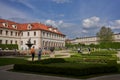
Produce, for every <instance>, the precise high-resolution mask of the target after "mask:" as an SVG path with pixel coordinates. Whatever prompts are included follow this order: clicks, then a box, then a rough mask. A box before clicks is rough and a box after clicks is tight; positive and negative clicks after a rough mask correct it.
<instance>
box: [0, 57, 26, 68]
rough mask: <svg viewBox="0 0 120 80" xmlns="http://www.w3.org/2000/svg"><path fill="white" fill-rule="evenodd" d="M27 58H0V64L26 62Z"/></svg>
mask: <svg viewBox="0 0 120 80" xmlns="http://www.w3.org/2000/svg"><path fill="white" fill-rule="evenodd" d="M27 62H28V61H27V60H24V59H19V58H0V66H4V65H10V64H18V63H21V64H22V63H27Z"/></svg>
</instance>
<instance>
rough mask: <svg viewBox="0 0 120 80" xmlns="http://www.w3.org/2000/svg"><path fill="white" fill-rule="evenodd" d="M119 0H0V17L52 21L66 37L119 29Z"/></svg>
mask: <svg viewBox="0 0 120 80" xmlns="http://www.w3.org/2000/svg"><path fill="white" fill-rule="evenodd" d="M119 8H120V0H0V18H3V19H8V20H13V21H16V22H22V23H23V22H24V23H26V22H42V23H44V24H49V25H53V26H54V27H57V28H58V29H59V30H60V31H61V32H63V33H64V34H65V35H66V36H67V38H76V37H85V36H95V35H96V33H97V32H98V31H99V29H100V28H101V27H102V26H106V27H110V28H111V29H112V30H113V32H114V33H120V9H119Z"/></svg>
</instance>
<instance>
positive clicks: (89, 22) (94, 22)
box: [82, 16, 100, 28]
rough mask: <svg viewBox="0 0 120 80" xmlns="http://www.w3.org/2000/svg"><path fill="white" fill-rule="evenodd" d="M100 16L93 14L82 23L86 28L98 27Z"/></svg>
mask: <svg viewBox="0 0 120 80" xmlns="http://www.w3.org/2000/svg"><path fill="white" fill-rule="evenodd" d="M99 21H100V18H99V17H96V16H93V17H90V18H87V19H84V20H83V22H82V25H83V27H84V28H91V27H98V25H99Z"/></svg>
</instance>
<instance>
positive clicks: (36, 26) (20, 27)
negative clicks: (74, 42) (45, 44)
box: [0, 19, 64, 35]
mask: <svg viewBox="0 0 120 80" xmlns="http://www.w3.org/2000/svg"><path fill="white" fill-rule="evenodd" d="M3 23H6V24H7V25H8V26H7V27H5V26H4V25H3ZM12 25H16V26H17V28H16V29H15V28H13V26H12ZM28 25H31V26H32V28H31V29H28ZM0 28H6V29H12V30H19V31H27V30H44V31H48V32H53V33H57V34H61V35H64V34H62V33H61V32H60V31H58V29H57V28H53V27H51V26H47V25H45V24H42V23H23V24H22V23H16V22H13V21H10V20H5V19H0ZM49 28H52V29H53V30H49ZM54 29H56V30H57V31H56V32H55V31H54Z"/></svg>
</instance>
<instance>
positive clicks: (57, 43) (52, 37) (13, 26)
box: [0, 19, 66, 50]
mask: <svg viewBox="0 0 120 80" xmlns="http://www.w3.org/2000/svg"><path fill="white" fill-rule="evenodd" d="M65 37H66V36H65V35H64V34H63V33H61V32H60V31H59V30H58V29H57V28H54V27H52V26H47V25H45V24H42V23H16V22H13V21H10V20H5V19H0V44H18V47H19V49H20V50H25V49H28V47H27V46H26V43H27V41H28V40H29V39H31V43H33V44H34V46H35V48H36V49H38V48H39V47H53V46H54V47H65Z"/></svg>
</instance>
